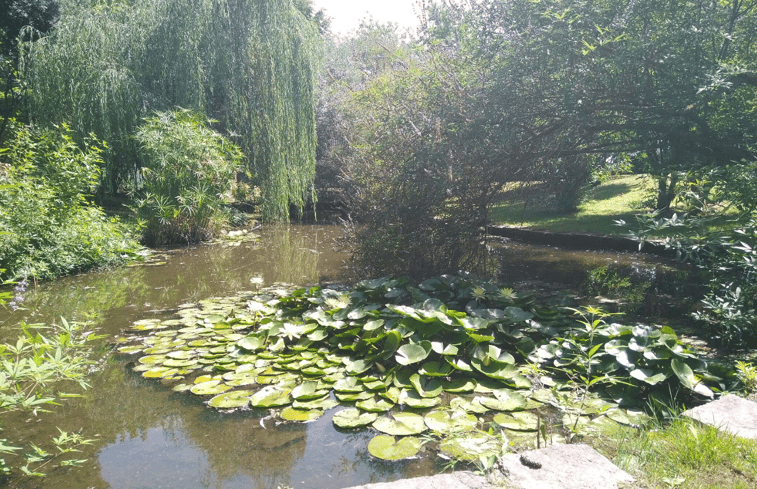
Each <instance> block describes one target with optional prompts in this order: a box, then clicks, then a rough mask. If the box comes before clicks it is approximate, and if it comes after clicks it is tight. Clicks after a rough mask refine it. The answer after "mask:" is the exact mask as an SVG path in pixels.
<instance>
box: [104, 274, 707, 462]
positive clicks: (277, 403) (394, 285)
mask: <svg viewBox="0 0 757 489" xmlns="http://www.w3.org/2000/svg"><path fill="white" fill-rule="evenodd" d="M571 312H572V313H574V312H575V311H568V312H567V313H566V311H565V310H563V309H554V308H549V307H540V306H539V305H538V304H537V303H536V301H535V300H534V299H533V297H532V296H530V295H523V294H518V293H516V292H514V291H512V290H509V289H507V288H504V287H502V286H499V285H497V284H494V283H487V282H482V281H479V280H475V279H472V278H471V277H469V276H440V277H435V278H432V279H428V280H426V281H423V282H421V283H419V284H411V283H410V282H409V281H408V280H407V279H390V278H383V279H375V280H367V281H363V282H361V283H360V284H358V285H357V286H355V287H353V288H351V289H345V290H342V289H340V290H335V289H329V288H321V287H311V288H300V289H296V290H289V289H282V288H280V287H275V288H266V289H259V290H257V291H256V292H255V293H252V294H249V295H244V296H241V297H234V298H225V299H218V300H209V301H204V302H203V303H202V306H201V307H189V306H188V307H183V308H182V309H181V310H180V311H179V313H178V316H177V317H176V318H175V319H168V320H159V319H144V320H140V321H137V322H136V323H135V324H134V325H133V329H134V334H133V335H130V337H128V338H125V339H124V341H123V342H122V344H121V345H120V347H119V349H120V351H121V352H122V353H124V354H137V355H141V356H140V357H139V360H138V364H139V365H137V366H136V367H135V371H138V372H141V373H142V375H143V376H144V377H145V378H153V379H162V381H163V382H164V383H169V382H174V383H175V385H174V386H173V389H174V390H175V391H177V392H178V391H180V392H185V391H188V392H189V393H191V394H192V395H195V396H202V397H207V398H208V401H207V402H208V405H209V406H211V407H214V408H217V409H239V408H246V407H251V408H253V409H275V410H276V411H275V412H276V413H277V415H278V416H280V417H281V418H283V419H284V420H288V421H305V420H312V419H316V418H318V417H320V416H322V415H323V414H324V412H325V411H326V410H328V409H331V408H333V407H335V406H336V405H338V404H346V403H350V404H351V405H352V403H354V407H350V408H348V409H344V410H341V411H339V412H338V413H336V414H335V415H334V416H333V418H332V422H333V423H334V425H336V426H337V427H339V428H343V429H352V428H358V427H361V426H367V425H372V426H373V427H374V428H375V429H376V430H378V431H380V432H381V433H383V434H381V435H378V436H376V437H375V438H373V439H372V440H371V442H370V443H369V445H368V451H369V453H371V454H372V455H373V456H375V457H378V458H381V459H384V460H398V459H401V458H406V457H410V456H413V455H414V454H416V453H418V451H419V450H420V449H421V447H422V445H423V440H422V439H421V438H419V437H418V436H417V435H421V434H423V433H424V432H427V431H429V430H430V431H432V432H433V433H437V434H439V435H438V438H439V440H440V443H439V449H440V450H441V451H442V452H443V453H444V454H445V455H446V456H447V457H451V458H454V459H458V458H459V459H465V457H468V458H467V460H468V461H470V462H473V463H478V464H480V466H481V467H482V468H486V467H489V466H490V465H491V463H492V462H491V457H492V455H493V454H494V455H499V454H500V453H501V450H502V442H503V439H502V438H501V437H499V436H498V434H497V433H488V431H485V432H480V431H481V430H482V428H481V426H480V423H481V421H480V420H479V417H478V416H479V415H482V414H485V413H488V412H490V411H495V412H496V413H495V415H494V417H493V419H492V422H493V423H494V424H493V425H491V428H492V430H493V432H496V431H497V430H499V429H500V428H504V429H507V430H514V432H513V431H508V434H507V436H506V437H507V439H508V441H511V442H513V443H516V442H517V443H518V444H524V445H533V444H536V445H537V446H538V445H539V444H540V443H541V440H544V441H545V442H546V440H548V439H549V436H548V435H552V434H555V433H558V432H557V431H556V430H555V429H553V428H554V427H556V426H558V425H559V426H563V427H565V428H567V429H568V430H571V429H572V430H573V432H574V433H586V432H590V431H595V430H599V429H602V428H606V427H608V426H609V427H612V426H614V425H615V424H617V423H625V424H632V423H635V424H638V423H642V422H644V420H645V419H646V415H645V414H644V413H643V412H642V409H643V408H644V407H645V402H646V400H647V398H648V397H649V396H650V395H652V394H654V393H656V392H661V391H663V389H668V388H670V389H671V390H673V391H678V390H681V391H682V394H681V396H682V397H684V398H686V399H693V398H694V399H695V398H698V397H699V396H707V395H712V392H711V391H710V390H709V389H708V388H707V387H706V386H705V385H704V384H705V383H707V384H709V385H713V386H714V387H718V388H719V385H718V384H717V383H718V382H719V379H718V378H717V377H715V375H713V374H712V373H711V372H709V371H708V370H707V368H706V364H704V362H702V361H701V360H700V359H699V358H698V357H697V356H696V355H695V354H694V353H692V352H689V351H688V350H686V349H685V348H684V347H683V345H682V344H681V343H680V342H679V341H678V339H677V337H676V336H675V334H673V332H672V330H671V329H670V328H667V327H666V328H662V329H656V328H652V327H647V326H641V325H637V326H635V327H631V326H624V325H619V324H607V323H606V322H605V320H604V319H605V317H606V316H605V315H604V314H602V313H601V312H600V311H599V310H597V309H594V308H587V309H583V310H580V311H578V312H579V313H580V315H579V321H576V319H575V316H574V314H572V313H571ZM190 325H191V326H192V327H191V328H189V326H190ZM209 357H213V358H209ZM209 360H210V361H212V362H213V363H212V365H209V364H208V361H209ZM547 372H548V374H549V375H547ZM695 372H696V373H695ZM544 386H549V387H550V388H549V389H546V388H542V387H544ZM238 387H239V388H238ZM332 391H333V396H332ZM445 392H446V393H447V394H448V395H445V394H444V393H445ZM406 407H407V408H413V409H423V408H434V409H433V410H432V411H431V412H429V413H427V414H425V416H421V415H420V414H416V413H415V412H412V411H411V410H408V409H404V408H406ZM540 408H542V410H543V412H539V413H538V414H534V413H533V412H529V411H533V410H538V409H540ZM558 411H559V412H560V413H562V414H561V415H560V416H559V417H557V415H556V412H558ZM587 414H591V415H593V416H594V418H595V419H590V418H588V417H587V416H586V415H587ZM560 418H562V419H560ZM578 418H580V420H579V421H576V420H577V419H578ZM483 429H484V430H485V429H486V428H483ZM556 429H559V428H556ZM522 431H526V432H527V433H525V434H522V433H519V432H522ZM548 431H549V432H548ZM492 434H494V435H495V436H493V437H492V436H490V435H492ZM434 436H437V435H434ZM535 436H536V438H535ZM537 440H539V441H537ZM495 442H499V444H498V445H497V444H496V443H495ZM535 442H536V443H535Z"/></svg>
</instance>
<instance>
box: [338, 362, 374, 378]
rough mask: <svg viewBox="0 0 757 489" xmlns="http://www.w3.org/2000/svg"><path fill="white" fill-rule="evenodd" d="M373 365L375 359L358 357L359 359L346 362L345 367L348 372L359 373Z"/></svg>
mask: <svg viewBox="0 0 757 489" xmlns="http://www.w3.org/2000/svg"><path fill="white" fill-rule="evenodd" d="M371 367H373V361H372V360H367V359H364V358H361V359H358V360H354V361H352V360H350V361H349V362H347V363H346V364H345V368H346V370H347V373H350V374H352V375H359V374H362V373H364V372H367V371H368V370H370V369H371Z"/></svg>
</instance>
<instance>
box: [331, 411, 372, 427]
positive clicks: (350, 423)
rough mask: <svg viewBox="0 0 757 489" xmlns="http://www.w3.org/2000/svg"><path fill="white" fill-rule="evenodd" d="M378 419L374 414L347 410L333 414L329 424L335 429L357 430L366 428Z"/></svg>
mask: <svg viewBox="0 0 757 489" xmlns="http://www.w3.org/2000/svg"><path fill="white" fill-rule="evenodd" d="M376 419H378V414H376V413H366V412H363V411H361V410H359V409H357V408H347V409H344V410H342V411H339V412H337V413H335V414H334V417H333V418H331V422H332V423H334V425H335V426H336V427H337V428H344V429H347V428H358V427H361V426H368V425H369V424H371V423H373V422H374V421H376Z"/></svg>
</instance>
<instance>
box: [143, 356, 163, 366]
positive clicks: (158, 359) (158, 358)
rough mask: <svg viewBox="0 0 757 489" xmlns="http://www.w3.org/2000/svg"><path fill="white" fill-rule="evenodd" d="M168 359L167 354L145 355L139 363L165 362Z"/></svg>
mask: <svg viewBox="0 0 757 489" xmlns="http://www.w3.org/2000/svg"><path fill="white" fill-rule="evenodd" d="M165 361H166V356H165V355H145V356H143V357H140V359H139V363H142V364H145V365H155V364H158V363H163V362H165Z"/></svg>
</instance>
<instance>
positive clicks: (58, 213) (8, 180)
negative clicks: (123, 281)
mask: <svg viewBox="0 0 757 489" xmlns="http://www.w3.org/2000/svg"><path fill="white" fill-rule="evenodd" d="M100 155H101V149H100V146H99V145H98V142H97V141H95V140H90V141H89V142H88V144H87V145H86V146H85V147H84V149H81V148H79V147H78V146H77V144H76V143H75V142H74V141H73V137H72V133H71V131H70V129H68V127H67V126H65V125H63V126H60V127H56V128H53V129H50V130H42V129H36V128H29V127H21V126H20V125H17V124H16V125H14V126H13V127H12V135H11V136H10V137H9V138H8V140H7V145H6V146H5V147H3V148H0V248H2V250H3V252H2V254H1V255H0V268H2V269H5V270H4V271H3V272H2V273H0V279H4V280H15V279H20V278H23V277H28V278H29V279H37V280H39V279H48V278H53V277H57V276H61V275H65V274H69V273H73V272H77V271H82V270H86V269H90V268H93V267H104V266H108V265H112V264H118V263H123V262H124V261H126V260H127V259H129V258H130V257H132V256H133V253H134V251H135V250H136V248H137V245H136V243H134V242H133V241H132V240H131V238H130V237H129V235H128V233H127V232H126V230H125V229H124V228H123V227H122V226H121V224H120V223H119V222H118V220H116V219H115V218H108V217H106V216H105V214H104V213H103V211H102V210H101V209H100V208H98V207H96V206H94V205H92V204H91V203H90V202H89V200H88V199H89V198H90V197H91V194H92V193H93V192H94V190H95V188H96V186H97V183H98V176H99V171H100V169H99V165H100V164H101V162H102V160H101V158H100Z"/></svg>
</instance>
